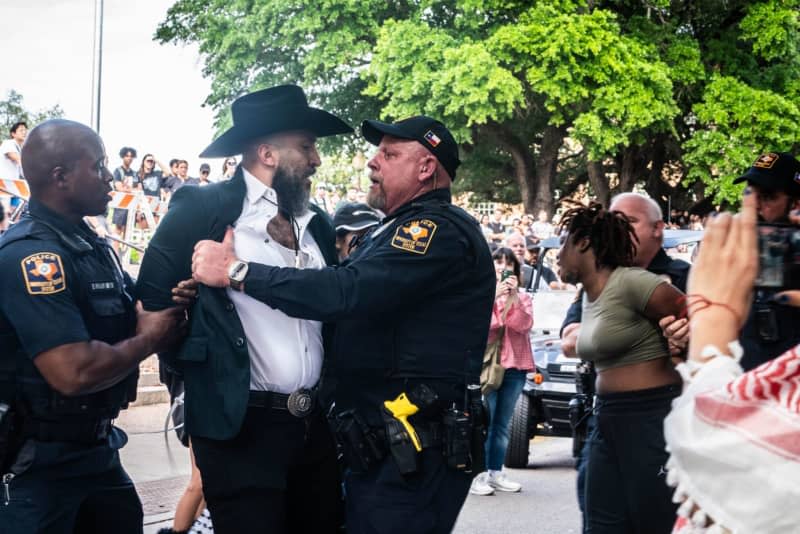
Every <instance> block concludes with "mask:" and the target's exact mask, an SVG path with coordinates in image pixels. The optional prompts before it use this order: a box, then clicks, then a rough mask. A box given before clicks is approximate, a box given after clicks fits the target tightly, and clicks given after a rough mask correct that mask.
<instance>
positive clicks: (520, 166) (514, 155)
mask: <svg viewBox="0 0 800 534" xmlns="http://www.w3.org/2000/svg"><path fill="white" fill-rule="evenodd" d="M487 126H488V128H489V131H490V132H491V133H492V135H493V136H494V137H495V138H496V139H497V142H498V144H499V145H500V146H501V147H502V148H503V149H504V150H506V151H507V152H508V153H509V154H511V159H512V160H513V162H514V178H516V180H517V185H518V186H519V192H520V196H522V205H523V206H524V208H525V211H526V212H528V213H533V209H534V204H533V201H534V192H535V186H536V184H535V180H534V176H533V167H534V166H533V156H532V155H531V151H530V149H529V148H528V146H527V144H526V143H525V142H523V141H522V140H521V139H519V138H518V137H517V136H516V135H514V133H513V132H512V131H511V130H509V129H508V128H504V127H503V126H502V125H500V124H497V123H492V124H489V125H487Z"/></svg>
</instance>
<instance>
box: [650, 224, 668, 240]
mask: <svg viewBox="0 0 800 534" xmlns="http://www.w3.org/2000/svg"><path fill="white" fill-rule="evenodd" d="M664 226H666V224H665V223H664V221H656V223H655V226H654V228H653V237H654V238H655V239H658V240H659V241H663V239H664Z"/></svg>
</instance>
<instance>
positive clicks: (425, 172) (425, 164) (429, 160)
mask: <svg viewBox="0 0 800 534" xmlns="http://www.w3.org/2000/svg"><path fill="white" fill-rule="evenodd" d="M437 163H438V162H437V161H436V158H435V157H433V156H432V155H431V154H427V155H426V156H424V157H422V158H420V163H419V181H420V182H424V181H425V180H428V179H430V178H431V177H432V176H433V175H434V174H436V165H437Z"/></svg>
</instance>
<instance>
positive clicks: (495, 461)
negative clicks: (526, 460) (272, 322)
mask: <svg viewBox="0 0 800 534" xmlns="http://www.w3.org/2000/svg"><path fill="white" fill-rule="evenodd" d="M526 374H527V371H520V370H519V369H506V372H505V373H504V374H503V384H502V385H501V386H500V389H498V390H497V391H492V392H491V393H489V394H488V395H486V403H487V404H488V405H489V435H488V436H487V437H486V468H487V469H489V470H491V471H500V469H502V467H503V462H504V461H505V459H506V449H507V448H508V434H509V426H510V424H511V416H512V415H514V406H516V405H517V399H518V398H519V394H520V393H522V388H523V387H524V386H525V375H526Z"/></svg>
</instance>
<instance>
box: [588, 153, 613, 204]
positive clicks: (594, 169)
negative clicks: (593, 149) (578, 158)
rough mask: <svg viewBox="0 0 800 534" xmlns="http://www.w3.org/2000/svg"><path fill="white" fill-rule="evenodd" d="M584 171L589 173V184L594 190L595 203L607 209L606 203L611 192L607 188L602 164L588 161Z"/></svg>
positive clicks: (606, 179)
mask: <svg viewBox="0 0 800 534" xmlns="http://www.w3.org/2000/svg"><path fill="white" fill-rule="evenodd" d="M586 170H587V171H588V172H589V184H591V186H592V189H594V195H595V197H597V201H598V202H599V203H601V204H602V205H603V206H605V207H606V208H607V207H608V201H609V200H610V198H611V190H610V189H609V187H608V178H607V177H606V171H605V169H604V168H603V162H602V161H590V162H588V163H587V164H586Z"/></svg>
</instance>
